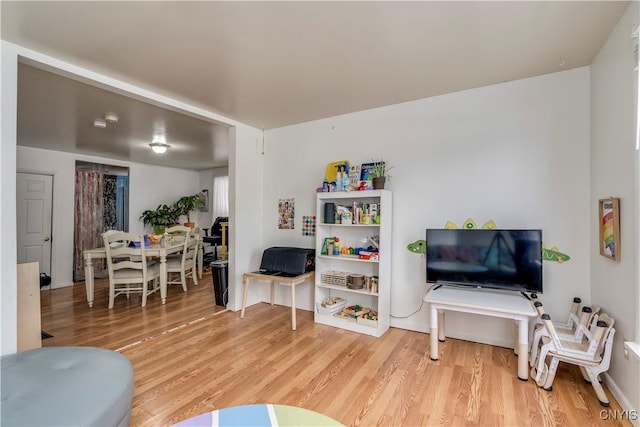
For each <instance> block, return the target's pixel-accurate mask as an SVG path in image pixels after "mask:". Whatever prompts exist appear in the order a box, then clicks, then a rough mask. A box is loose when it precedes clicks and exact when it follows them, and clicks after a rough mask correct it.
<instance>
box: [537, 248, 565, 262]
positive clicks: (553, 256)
mask: <svg viewBox="0 0 640 427" xmlns="http://www.w3.org/2000/svg"><path fill="white" fill-rule="evenodd" d="M570 259H571V257H570V256H569V255H567V254H563V253H562V252H559V251H558V248H556V247H553V248H551V249H547V248H545V247H543V248H542V260H543V261H556V262H557V263H558V264H562V263H563V262H565V261H569V260H570Z"/></svg>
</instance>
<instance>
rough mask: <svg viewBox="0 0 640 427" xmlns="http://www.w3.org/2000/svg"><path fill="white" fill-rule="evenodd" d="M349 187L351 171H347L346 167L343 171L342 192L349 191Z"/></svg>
mask: <svg viewBox="0 0 640 427" xmlns="http://www.w3.org/2000/svg"><path fill="white" fill-rule="evenodd" d="M348 186H349V171H348V170H347V166H346V165H345V166H344V168H343V169H342V191H347V187H348Z"/></svg>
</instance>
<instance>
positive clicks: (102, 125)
mask: <svg viewBox="0 0 640 427" xmlns="http://www.w3.org/2000/svg"><path fill="white" fill-rule="evenodd" d="M93 126H95V127H97V128H100V129H104V128H106V127H107V122H105V121H104V120H103V119H95V120H94V121H93Z"/></svg>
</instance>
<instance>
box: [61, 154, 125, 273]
mask: <svg viewBox="0 0 640 427" xmlns="http://www.w3.org/2000/svg"><path fill="white" fill-rule="evenodd" d="M74 199H75V201H74V205H75V206H74V212H75V213H74V215H75V217H74V234H73V281H74V282H81V281H84V259H83V256H82V253H83V251H84V250H86V249H94V248H99V247H102V246H103V243H102V233H104V232H105V231H107V230H121V231H129V168H126V167H120V166H111V165H104V164H99V163H89V162H83V161H79V160H78V161H76V170H75V196H74ZM93 268H94V271H95V275H96V277H106V275H107V270H106V263H105V262H104V260H97V261H94V266H93Z"/></svg>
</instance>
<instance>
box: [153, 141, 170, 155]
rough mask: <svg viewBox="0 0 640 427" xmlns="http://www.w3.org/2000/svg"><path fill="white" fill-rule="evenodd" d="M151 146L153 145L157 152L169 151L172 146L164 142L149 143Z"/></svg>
mask: <svg viewBox="0 0 640 427" xmlns="http://www.w3.org/2000/svg"><path fill="white" fill-rule="evenodd" d="M149 147H151V149H152V150H153V152H154V153H156V154H164V153H166V152H167V149H168V148H170V147H171V146H170V145H169V144H166V143H164V142H152V143H151V144H149Z"/></svg>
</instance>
